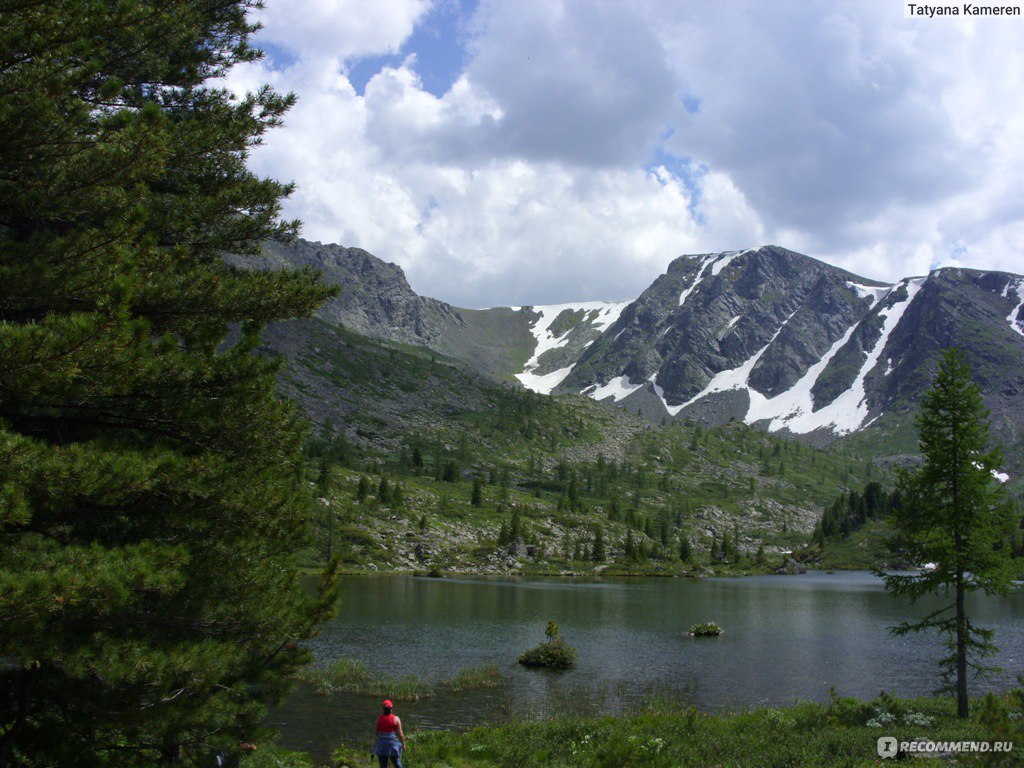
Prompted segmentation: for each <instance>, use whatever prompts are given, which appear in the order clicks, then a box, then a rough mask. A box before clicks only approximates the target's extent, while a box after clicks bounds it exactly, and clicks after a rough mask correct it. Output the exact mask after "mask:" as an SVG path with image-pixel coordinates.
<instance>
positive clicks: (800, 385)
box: [617, 278, 927, 434]
mask: <svg viewBox="0 0 1024 768" xmlns="http://www.w3.org/2000/svg"><path fill="white" fill-rule="evenodd" d="M926 279H927V278H914V279H911V280H904V281H901V282H900V283H898V284H897V285H895V286H889V287H887V288H885V289H884V290H879V291H876V290H874V289H872V290H871V291H870V293H867V292H865V296H864V297H865V298H870V299H871V309H870V310H869V312H870V311H871V310H873V309H874V308H875V306H877V305H878V303H879V302H880V301H882V300H883V299H884V298H887V297H888V296H889V295H891V294H893V293H895V292H896V291H897V290H898V289H899V288H900V287H902V286H906V292H907V294H906V296H905V297H904V298H903V299H902V300H900V301H896V302H894V303H893V304H892V306H889V307H886V308H885V309H882V310H881V311H880V312H879V313H878V315H879V317H880V318H882V332H881V334H880V335H879V338H878V340H877V341H876V342H875V345H874V347H873V348H872V349H871V350H870V351H869V352H868V353H867V355H866V357H865V359H864V362H863V364H862V365H861V368H860V370H859V371H858V373H857V377H856V378H855V379H854V381H853V384H852V385H851V386H850V388H849V389H847V390H846V391H845V392H843V393H842V394H840V395H839V396H838V397H837V398H835V399H834V400H833V401H832V402H831V403H829V404H828V405H826V406H824V407H823V408H820V409H819V410H817V411H815V410H814V399H813V396H812V394H811V393H812V391H813V389H814V384H815V382H817V380H818V377H819V376H820V375H821V374H822V372H823V371H824V370H825V368H826V367H828V364H829V362H830V361H831V360H832V358H833V357H835V356H836V355H837V354H838V353H839V351H840V350H841V349H842V348H843V347H844V346H846V344H847V343H848V342H849V341H850V338H851V337H852V336H853V333H854V331H856V329H857V328H858V326H859V325H860V322H858V323H855V324H853V325H852V326H850V327H849V328H848V329H847V330H846V332H845V333H844V334H843V336H842V337H840V338H839V339H838V340H837V341H836V342H835V343H834V344H833V345H832V346H831V347H830V348H829V349H828V351H827V352H825V354H824V355H823V356H822V357H821V359H820V360H819V361H818V362H817V363H815V364H814V365H812V366H811V367H810V368H808V369H807V371H806V372H805V373H804V375H803V376H801V377H800V379H799V380H798V381H797V382H796V383H795V384H794V385H793V386H792V387H790V388H789V389H788V390H786V391H785V392H782V393H780V394H778V395H776V396H775V397H771V398H769V397H766V396H765V395H763V394H761V393H760V392H758V391H757V390H755V389H753V388H752V387H750V385H749V378H750V374H751V372H752V371H753V370H754V367H755V366H756V365H757V362H758V361H759V360H760V359H761V357H762V356H763V355H764V353H765V352H766V351H767V350H768V348H769V347H770V346H771V345H772V344H773V343H774V342H775V340H776V339H777V338H778V336H779V334H780V333H781V332H782V329H783V328H785V327H786V324H787V323H788V322H789V320H790V319H791V318H792V317H793V315H790V316H789V317H787V318H786V320H785V321H784V322H783V323H782V325H781V326H779V328H778V330H776V331H775V334H774V335H773V336H772V338H771V339H770V340H769V341H768V343H767V344H765V345H764V346H763V347H761V349H759V350H758V351H757V352H755V353H754V354H753V355H752V356H751V357H750V358H748V359H747V360H746V361H744V362H743V363H742V364H741V365H739V366H737V367H736V368H731V369H729V370H725V371H720V372H718V373H716V374H715V375H714V377H713V378H712V379H711V381H710V382H708V384H707V385H706V386H705V387H704V389H703V390H701V391H700V392H699V393H698V394H697V395H695V396H693V397H691V398H690V399H689V400H687V401H686V402H685V403H682V404H681V405H669V404H668V402H666V400H665V393H664V390H662V388H661V387H660V386H658V384H657V382H656V377H657V373H655V374H654V375H653V376H651V377H650V379H649V381H650V383H651V385H652V388H653V389H654V392H655V394H656V395H657V396H658V397H659V398H661V401H662V403H663V404H664V405H665V409H666V410H667V411H668V412H669V414H671V415H672V416H677V415H678V414H679V413H680V412H681V411H682V410H683V409H684V408H687V407H688V406H691V405H693V404H694V403H696V402H697V401H699V400H700V399H702V398H704V397H707V396H708V395H711V394H714V393H716V392H726V391H729V390H746V391H747V394H748V395H749V398H750V404H749V406H748V408H747V412H746V414H745V415H744V417H743V420H744V422H746V423H747V424H755V423H758V422H764V421H768V422H769V424H768V430H769V431H771V432H776V431H778V430H780V429H784V428H785V429H788V430H789V431H790V432H793V433H796V434H807V433H809V432H814V431H815V430H818V429H822V428H831V429H832V430H833V431H834V432H836V433H837V434H848V433H850V432H853V431H855V430H857V429H860V428H862V427H863V426H864V425H865V421H866V419H867V417H868V405H867V393H866V391H865V388H864V381H865V379H866V378H867V376H868V374H869V373H871V371H872V370H873V369H874V368H875V366H876V365H877V364H878V362H879V359H880V358H881V356H882V353H883V352H884V350H885V345H886V344H887V343H888V339H889V336H890V335H891V334H892V332H893V331H894V330H895V329H896V326H897V325H899V322H900V319H901V318H902V317H903V313H904V312H905V311H906V309H907V307H908V306H910V304H911V302H913V300H914V297H915V296H916V295H917V293H918V291H919V290H920V289H921V286H922V285H923V284H924V282H925V280H926ZM861 287H863V286H861ZM866 290H867V289H865V291H866ZM794 314H795V313H794ZM617 399H618V398H617Z"/></svg>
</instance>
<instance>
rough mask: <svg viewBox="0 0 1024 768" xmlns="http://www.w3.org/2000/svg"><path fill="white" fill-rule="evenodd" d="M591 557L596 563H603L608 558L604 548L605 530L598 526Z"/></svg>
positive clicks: (595, 531) (595, 530)
mask: <svg viewBox="0 0 1024 768" xmlns="http://www.w3.org/2000/svg"><path fill="white" fill-rule="evenodd" d="M591 557H592V559H593V560H594V562H595V563H603V562H604V559H605V557H606V554H605V548H604V528H602V527H601V526H597V528H595V529H594V547H593V549H592V550H591Z"/></svg>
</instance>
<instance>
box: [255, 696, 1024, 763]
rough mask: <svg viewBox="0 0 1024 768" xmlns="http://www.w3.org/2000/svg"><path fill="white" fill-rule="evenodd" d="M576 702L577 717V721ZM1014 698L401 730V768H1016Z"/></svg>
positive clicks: (362, 758) (341, 754)
mask: <svg viewBox="0 0 1024 768" xmlns="http://www.w3.org/2000/svg"><path fill="white" fill-rule="evenodd" d="M586 709H587V706H586V702H581V705H580V710H581V711H584V712H585V711H586ZM1022 709H1024V691H1022V690H1021V689H1020V688H1017V689H1012V690H1007V691H1005V692H1003V693H1001V694H999V695H990V696H987V697H979V698H976V699H975V700H974V701H973V715H972V717H971V718H970V719H968V720H958V719H957V718H956V716H955V714H956V711H955V706H954V703H953V701H952V700H951V699H936V698H923V699H894V698H892V697H889V696H886V695H882V696H880V697H878V698H875V699H873V700H870V701H863V700H857V699H851V698H841V697H837V696H834V695H833V696H832V698H831V699H830V700H829V701H827V702H825V703H812V702H801V703H798V704H795V705H793V706H790V707H782V708H761V709H754V710H750V711H739V712H733V713H718V714H716V713H704V712H700V711H698V710H697V709H696V708H694V707H692V706H690V707H687V706H680V705H678V704H674V703H670V702H661V701H657V700H655V701H651V702H649V703H648V704H647V705H646V706H645V707H643V708H641V709H638V710H636V711H633V712H630V713H627V714H625V715H623V716H618V717H614V716H603V717H602V716H593V715H585V714H584V715H578V714H575V713H574V712H573V711H571V710H569V711H566V712H563V713H561V714H559V715H557V716H555V717H551V718H548V719H543V720H522V721H514V722H507V723H503V724H500V725H491V726H481V727H477V728H473V729H470V730H465V731H454V730H441V731H413V730H410V729H408V728H407V739H408V744H409V749H408V753H407V757H408V763H409V764H411V765H413V764H414V765H415V766H416V768H470V767H471V766H472V767H473V768H528V767H529V766H544V767H545V768H557V767H559V766H566V767H568V766H574V767H577V766H593V767H594V768H611V767H612V766H615V767H616V768H628V767H629V766H638V767H639V766H648V765H671V766H681V767H685V766H693V767H694V768H697V767H698V766H699V767H700V768H704V767H705V766H745V767H749V768H797V767H798V766H815V768H855V767H857V766H877V765H879V763H880V762H881V761H880V759H879V757H878V753H877V743H878V738H879V737H880V736H894V737H896V738H897V739H898V740H899V741H901V742H903V741H914V740H922V739H927V740H931V741H936V742H943V741H993V742H994V741H1004V742H1005V741H1012V742H1014V747H1015V749H1016V751H1015V752H1011V753H1010V755H1009V756H1008V757H1007V758H1005V759H1002V758H1000V757H999V756H997V755H995V754H994V753H991V754H988V755H987V756H985V757H986V759H987V760H988V762H979V761H977V760H976V759H975V757H970V758H964V757H959V758H957V759H956V760H950V759H948V758H949V756H948V755H947V756H945V757H937V758H933V759H929V760H925V761H924V762H921V763H916V762H915V765H922V766H924V765H931V764H935V765H968V764H969V765H975V764H984V765H1006V766H1010V765H1021V764H1022V762H1024V759H1022V758H1024V753H1022V750H1021V747H1022V745H1024V731H1022V725H1021V722H1022V721H1021V712H1022ZM368 751H369V748H368V746H366V745H364V744H362V743H360V741H359V740H358V739H357V740H354V741H351V742H348V743H345V744H342V745H340V746H339V747H338V748H337V749H336V750H335V751H334V753H333V755H331V756H329V757H327V756H324V757H322V758H319V759H318V760H314V759H313V758H311V757H309V756H307V755H302V754H301V753H283V752H281V753H277V752H274V750H273V749H270V748H268V749H267V750H265V751H264V754H262V755H253V756H252V757H251V758H247V759H246V760H245V761H243V763H242V765H243V768H265V767H266V766H270V765H274V766H282V765H284V766H290V767H292V768H312V767H313V766H317V768H319V767H320V766H327V765H330V766H332V768H341V766H352V768H354V767H355V766H362V765H363V764H364V763H365V762H366V759H367V758H366V755H367V753H368Z"/></svg>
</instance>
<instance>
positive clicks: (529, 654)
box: [519, 621, 576, 669]
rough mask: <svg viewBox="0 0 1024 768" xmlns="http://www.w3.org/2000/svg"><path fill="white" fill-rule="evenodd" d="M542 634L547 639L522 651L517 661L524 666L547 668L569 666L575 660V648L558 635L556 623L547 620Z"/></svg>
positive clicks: (565, 667) (566, 667)
mask: <svg viewBox="0 0 1024 768" xmlns="http://www.w3.org/2000/svg"><path fill="white" fill-rule="evenodd" d="M544 635H545V637H547V640H545V641H544V642H543V643H541V644H540V645H538V646H537V647H535V648H531V649H530V650H528V651H526V652H525V653H523V655H522V656H520V657H519V663H520V664H522V665H523V666H524V667H547V668H548V669H568V668H569V667H571V666H572V665H573V664H574V663H575V662H576V649H575V648H573V647H572V646H571V645H569V644H567V643H566V642H565V640H563V639H562V638H561V637H559V635H558V624H556V623H555V622H553V621H549V622H548V626H547V629H545V630H544Z"/></svg>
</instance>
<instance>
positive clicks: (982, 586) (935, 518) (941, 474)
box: [885, 349, 1017, 717]
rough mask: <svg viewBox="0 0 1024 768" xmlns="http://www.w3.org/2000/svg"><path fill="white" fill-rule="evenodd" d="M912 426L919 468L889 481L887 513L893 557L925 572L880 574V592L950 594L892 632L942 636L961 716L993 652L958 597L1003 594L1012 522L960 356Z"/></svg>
mask: <svg viewBox="0 0 1024 768" xmlns="http://www.w3.org/2000/svg"><path fill="white" fill-rule="evenodd" d="M917 427H918V433H919V435H920V449H921V455H922V456H923V457H924V464H923V465H922V466H921V467H920V468H918V469H916V470H913V471H910V470H904V471H901V472H900V473H899V476H898V483H897V485H898V488H899V491H900V494H901V496H902V499H903V504H902V506H901V507H900V508H898V509H896V510H894V511H893V523H894V526H895V528H896V531H897V533H898V538H897V540H896V546H898V547H899V549H900V554H901V555H902V556H903V557H905V558H907V559H909V560H910V561H911V562H914V563H919V564H924V563H931V564H933V565H934V567H933V568H932V569H931V570H927V571H924V572H922V573H920V574H915V575H911V576H905V575H896V574H887V575H886V576H885V580H886V588H887V589H889V590H890V591H891V592H893V594H896V595H905V596H909V597H911V598H916V597H920V596H922V595H925V594H929V593H939V594H945V595H949V594H950V593H952V595H953V602H952V603H951V604H949V605H947V606H944V607H943V608H940V609H939V610H936V611H934V612H932V613H930V614H929V615H928V616H926V617H924V618H923V619H921V620H919V621H913V622H910V621H908V622H904V623H902V624H900V625H899V626H898V627H896V628H895V630H894V631H896V632H897V633H899V634H904V633H907V632H917V631H921V630H926V629H937V630H939V631H940V632H941V633H943V634H944V635H945V636H946V640H947V643H948V645H949V648H950V653H949V656H947V657H946V658H945V659H943V660H942V669H943V677H944V678H945V680H946V683H947V689H948V690H955V692H956V697H957V712H958V715H959V716H960V717H967V714H968V700H967V670H968V668H969V667H970V668H973V669H975V670H981V669H983V667H982V665H981V662H980V659H981V658H983V657H984V656H987V655H989V654H990V653H992V652H993V651H994V650H995V646H993V644H992V642H991V639H992V631H991V630H986V629H982V628H980V627H977V626H975V625H974V624H973V622H971V621H970V619H969V617H968V616H967V613H966V609H965V604H964V597H965V593H967V592H971V591H977V590H981V591H983V592H985V593H986V594H1004V593H1006V592H1007V591H1009V589H1010V588H1011V587H1012V578H1013V573H1012V567H1011V566H1012V563H1011V560H1012V551H1011V548H1010V546H1009V541H1010V538H1011V536H1012V533H1013V530H1014V528H1015V526H1016V523H1017V521H1016V519H1015V515H1014V513H1013V506H1012V503H1011V502H1010V501H1009V500H1008V499H1007V497H1006V495H1005V492H1004V489H1003V488H1002V486H1001V484H1000V483H998V482H997V481H996V480H994V479H993V477H992V473H993V472H994V471H996V470H999V469H1000V468H1001V466H1002V452H1001V451H1000V450H999V448H991V447H990V446H989V434H988V430H989V425H988V412H987V411H986V410H985V408H984V406H983V404H982V400H981V391H980V389H979V388H978V386H977V384H975V383H974V382H973V380H972V379H971V369H970V366H969V364H968V363H967V359H966V357H965V356H964V354H963V352H961V351H960V350H958V349H949V350H947V351H946V353H945V354H944V356H943V358H942V362H941V364H940V366H939V371H938V374H937V375H936V377H935V381H934V383H933V384H932V387H931V389H929V390H928V391H927V392H926V393H925V395H924V398H923V400H922V403H921V412H920V414H919V415H918V417H917ZM953 681H955V683H954V682H953Z"/></svg>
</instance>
